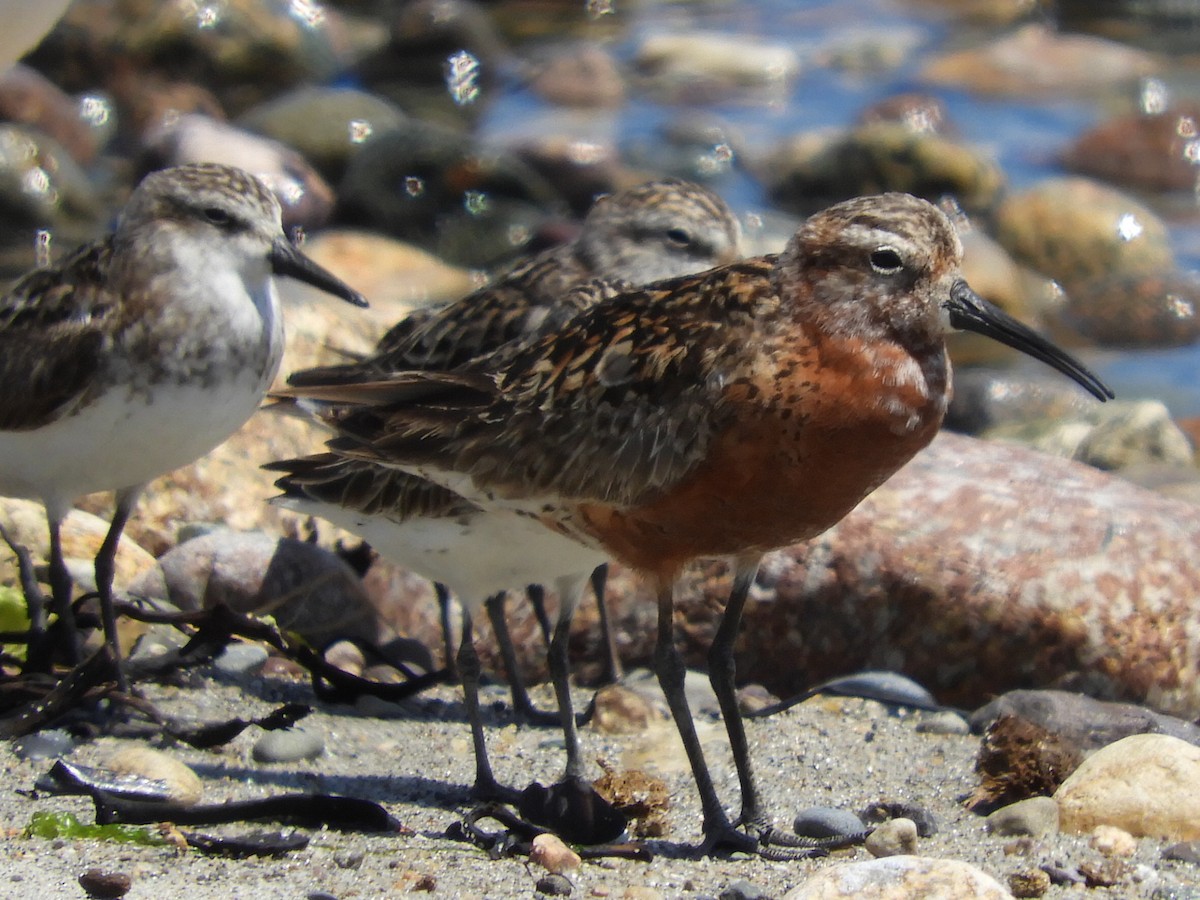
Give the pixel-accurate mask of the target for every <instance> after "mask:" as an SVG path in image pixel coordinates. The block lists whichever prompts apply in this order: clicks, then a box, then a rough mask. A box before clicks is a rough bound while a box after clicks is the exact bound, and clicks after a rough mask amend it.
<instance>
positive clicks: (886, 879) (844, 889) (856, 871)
mask: <svg viewBox="0 0 1200 900" xmlns="http://www.w3.org/2000/svg"><path fill="white" fill-rule="evenodd" d="M846 897H855V898H857V900H896V898H916V897H953V898H954V900H1011V897H1012V895H1011V894H1010V893H1009V892H1008V891H1007V890H1005V889H1004V888H1003V887H1002V886H1001V885H1000V883H999V882H997V881H996V880H995V879H994V878H992V876H990V875H988V874H986V873H984V872H983V871H981V870H980V869H977V868H976V867H975V866H972V865H969V864H967V863H965V862H959V861H958V860H953V859H933V858H929V857H923V856H893V857H889V858H887V859H873V860H868V861H866V862H852V863H845V864H843V865H839V866H830V867H829V868H826V869H822V870H820V871H819V872H817V873H816V874H815V875H813V876H812V877H810V878H808V879H807V880H806V881H805V882H804V883H803V884H801V885H799V886H798V887H796V888H794V889H792V890H790V891H788V892H787V894H785V895H784V897H783V900H845V898H846Z"/></svg>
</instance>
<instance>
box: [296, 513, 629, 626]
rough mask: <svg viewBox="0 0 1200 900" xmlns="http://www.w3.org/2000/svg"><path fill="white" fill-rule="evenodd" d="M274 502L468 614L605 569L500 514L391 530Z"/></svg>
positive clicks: (383, 521) (564, 541)
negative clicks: (359, 545) (494, 598)
mask: <svg viewBox="0 0 1200 900" xmlns="http://www.w3.org/2000/svg"><path fill="white" fill-rule="evenodd" d="M276 502H278V503H280V504H281V505H283V506H286V507H287V508H288V509H292V510H295V511H296V512H299V513H304V514H307V515H313V516H318V517H320V518H322V519H325V520H326V521H329V522H332V523H333V524H334V525H337V526H338V527H340V528H345V529H346V530H347V531H352V532H354V533H355V534H357V535H359V536H360V537H361V538H363V539H364V540H365V541H366V542H367V543H369V544H370V545H371V546H372V547H374V548H375V549H376V550H377V551H379V553H380V554H382V555H383V556H385V557H386V558H387V559H390V560H391V561H392V562H395V563H399V564H400V565H402V566H404V567H405V568H406V569H411V570H412V571H414V572H418V573H420V574H421V575H424V576H425V577H426V578H429V579H431V580H433V581H439V582H441V583H442V584H444V585H446V586H447V587H448V588H450V590H452V591H454V593H455V594H456V595H457V596H458V598H459V600H460V601H461V602H462V603H464V604H465V605H467V607H468V608H469V609H471V610H472V611H476V610H478V608H479V606H480V605H481V604H482V603H483V601H484V600H486V599H487V598H488V597H490V596H491V595H492V594H494V593H496V592H497V591H501V590H508V589H522V588H524V587H526V586H527V585H530V584H552V583H554V582H555V581H557V580H559V579H562V578H566V577H569V576H586V575H588V574H589V573H590V572H591V571H592V570H593V569H594V568H596V566H598V565H600V564H601V563H603V562H605V561H606V557H605V556H604V555H603V554H602V553H599V552H597V551H595V550H592V549H590V548H588V547H584V546H583V545H581V544H578V543H576V542H575V541H572V540H570V539H568V538H565V537H563V536H562V535H559V534H556V533H554V532H553V531H551V530H550V529H548V528H546V527H545V526H544V525H542V524H541V523H540V522H537V521H536V520H534V519H531V518H529V517H527V516H521V515H517V514H516V513H510V512H506V511H494V512H480V513H476V514H473V515H469V516H460V517H457V518H418V519H408V520H406V521H403V522H396V521H394V520H392V519H389V518H387V517H385V516H370V515H366V514H363V513H359V512H355V511H353V510H348V509H344V508H342V507H340V506H334V505H332V504H326V503H318V502H315V501H302V500H295V499H290V498H289V499H286V500H284V499H281V500H278V501H276Z"/></svg>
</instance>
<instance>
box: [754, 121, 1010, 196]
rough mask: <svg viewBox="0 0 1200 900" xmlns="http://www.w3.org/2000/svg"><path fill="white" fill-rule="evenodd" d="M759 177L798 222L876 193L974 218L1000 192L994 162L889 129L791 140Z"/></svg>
mask: <svg viewBox="0 0 1200 900" xmlns="http://www.w3.org/2000/svg"><path fill="white" fill-rule="evenodd" d="M763 169H764V171H763V175H762V177H763V181H764V182H765V183H766V185H767V187H768V190H769V191H770V194H771V199H772V200H774V201H775V202H777V203H778V204H779V205H781V206H782V207H783V208H784V209H786V210H789V211H791V212H795V213H798V214H800V215H808V214H810V213H812V212H815V211H816V210H818V209H820V208H822V207H824V206H827V205H829V204H830V203H834V202H836V201H838V200H845V199H847V198H849V197H856V196H859V195H861V194H875V193H879V192H881V191H907V192H908V193H911V194H916V195H917V196H919V197H925V198H927V199H929V200H931V201H936V200H938V199H939V198H940V197H942V196H943V195H946V194H949V195H951V196H953V197H954V198H955V200H957V201H958V202H959V203H960V204H961V205H962V206H963V208H965V209H967V210H982V209H987V208H989V207H991V206H992V205H993V204H994V203H995V202H996V199H997V198H998V197H999V195H1000V192H1001V190H1002V189H1003V187H1004V175H1003V173H1002V172H1001V171H1000V168H999V167H998V166H997V165H996V163H995V161H993V160H992V159H990V158H989V157H988V156H987V155H986V154H984V153H982V152H981V151H979V150H978V149H976V148H975V147H972V146H970V145H968V144H965V143H963V142H962V141H959V140H955V139H953V138H948V137H944V136H942V135H939V134H932V133H929V132H914V131H912V130H910V129H909V128H908V127H907V126H905V125H903V124H900V123H894V122H875V123H872V124H870V125H860V126H858V127H857V128H855V129H853V130H851V131H848V132H841V133H832V134H831V133H829V132H825V131H822V132H817V133H802V134H799V135H796V136H794V137H792V138H789V139H787V140H785V141H784V142H783V143H782V144H781V145H780V146H779V147H778V148H776V149H775V150H774V151H773V152H772V153H771V154H770V156H769V158H768V159H767V160H766V161H765V163H764V164H763Z"/></svg>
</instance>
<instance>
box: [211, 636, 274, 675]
mask: <svg viewBox="0 0 1200 900" xmlns="http://www.w3.org/2000/svg"><path fill="white" fill-rule="evenodd" d="M269 655H270V654H269V653H268V652H267V648H266V647H264V646H262V644H249V643H246V642H245V641H234V642H232V643H230V644H226V645H225V649H224V650H222V651H221V654H220V655H219V656H218V657H217V658H216V659H214V660H213V667H214V668H215V669H216V670H217V671H218V672H222V673H224V674H225V675H244V674H246V673H247V672H252V671H254V670H255V669H257V668H258V667H259V666H261V665H262V664H263V663H265V662H266V661H267V657H268V656H269Z"/></svg>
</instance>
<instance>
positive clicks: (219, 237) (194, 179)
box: [0, 165, 366, 689]
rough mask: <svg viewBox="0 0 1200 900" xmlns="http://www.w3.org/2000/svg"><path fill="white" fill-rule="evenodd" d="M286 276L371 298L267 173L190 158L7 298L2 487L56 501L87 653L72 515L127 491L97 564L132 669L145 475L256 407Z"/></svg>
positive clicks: (69, 635)
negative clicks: (119, 574) (318, 247)
mask: <svg viewBox="0 0 1200 900" xmlns="http://www.w3.org/2000/svg"><path fill="white" fill-rule="evenodd" d="M274 275H288V276H291V277H293V278H298V279H300V280H302V281H306V282H308V283H309V284H312V285H314V286H315V287H318V288H320V289H321V290H324V291H328V292H329V293H331V294H334V295H336V296H338V297H341V298H343V299H344V300H347V301H349V302H350V303H353V304H355V305H357V306H365V305H366V301H365V300H364V299H363V298H362V296H361V295H359V294H358V293H357V292H355V291H353V290H351V289H350V288H349V287H347V286H346V285H345V284H343V283H342V282H341V281H340V280H338V279H337V278H335V277H334V276H333V275H332V274H330V273H329V272H327V271H325V270H324V269H322V268H321V267H319V266H318V265H316V264H315V263H313V262H312V261H311V260H309V259H308V258H307V257H305V256H304V255H303V254H302V253H301V252H300V251H299V250H298V249H296V248H295V247H294V246H292V244H291V243H290V242H289V241H288V239H287V238H286V237H285V236H284V233H283V228H282V224H281V220H280V207H279V202H278V201H277V200H276V199H275V196H274V195H273V194H272V193H271V192H270V191H269V190H268V189H267V188H266V187H265V186H264V185H263V184H262V182H260V181H259V180H258V179H257V178H255V177H253V176H252V175H249V174H248V173H246V172H243V171H241V170H240V169H235V168H230V167H228V166H218V165H189V166H180V167H178V168H174V169H164V170H162V171H158V172H154V173H152V174H150V175H148V176H147V177H146V178H145V179H144V180H143V181H142V182H141V184H139V185H138V187H137V188H136V189H135V190H134V192H133V193H132V195H131V196H130V198H129V202H128V204H127V205H126V207H125V209H124V211H123V212H122V214H121V217H120V220H119V221H118V223H117V227H116V230H115V231H114V232H113V234H112V235H110V236H109V237H107V238H104V239H102V240H99V241H96V242H94V243H91V244H88V245H86V246H83V247H81V248H79V249H78V250H76V251H75V252H74V253H72V254H70V255H69V256H67V257H66V258H64V259H63V260H61V261H60V262H58V263H57V264H55V265H53V266H50V267H48V268H44V269H38V270H35V271H33V272H31V273H29V274H28V275H26V276H25V277H24V278H22V279H21V280H20V281H18V282H17V283H16V284H15V285H14V286H13V287H12V288H10V289H9V291H8V292H7V293H6V294H4V295H3V297H2V298H0V383H3V385H4V392H3V394H2V395H0V494H2V495H5V496H10V497H30V498H36V499H40V500H41V501H42V503H43V504H44V505H45V507H46V517H47V519H48V520H49V527H50V584H51V588H52V592H53V598H52V601H53V608H54V611H55V613H56V614H57V615H58V618H59V621H60V622H61V623H62V626H63V631H64V635H63V639H64V640H66V641H67V643H68V644H70V645H71V646H68V647H67V648H65V649H66V651H67V653H68V655H69V656H70V657H72V658H73V659H77V658H78V646H77V644H76V642H77V640H78V636H77V634H76V633H75V628H74V619H73V615H72V611H71V579H70V575H69V574H68V572H67V567H66V564H65V562H64V560H63V554H62V543H61V540H60V535H59V530H60V525H61V522H62V520H63V517H64V516H65V515H66V514H67V512H68V510H69V509H70V507H71V504H72V503H73V502H74V501H75V500H76V498H78V497H80V496H82V495H83V494H89V493H93V492H95V491H107V490H111V491H115V492H116V495H117V501H116V512H115V513H114V514H113V519H112V524H111V527H110V528H109V531H108V534H107V536H106V537H105V539H104V542H103V544H102V545H101V547H100V551H99V553H98V554H97V556H96V561H95V565H96V585H97V588H98V592H99V597H100V609H101V615H102V618H103V622H104V634H105V640H106V642H107V643H108V645H109V648H110V649H111V650H112V651H113V654H114V659H116V660H118V671H119V669H120V666H119V660H120V655H119V647H118V645H117V632H116V623H115V616H114V613H113V594H112V581H113V564H114V560H115V557H116V551H117V543H118V541H119V540H120V537H121V531H122V530H123V528H124V526H125V523H126V521H127V520H128V518H129V515H130V513H131V511H132V510H133V507H134V504H135V503H136V501H137V497H138V494H139V492H140V490H141V488H142V486H143V485H144V484H145V483H146V482H147V481H149V480H150V479H152V478H154V477H156V476H158V475H161V474H162V473H164V472H168V471H170V470H171V469H174V468H177V467H179V466H182V465H185V464H186V463H189V462H191V461H192V460H194V459H196V458H197V457H199V456H202V455H203V454H204V453H206V452H208V451H209V450H210V449H212V448H213V447H215V446H216V445H217V444H219V443H220V442H221V441H223V440H225V438H227V437H228V436H229V435H230V434H232V433H233V432H234V431H236V430H237V429H238V427H240V426H241V425H242V423H244V422H245V421H246V420H247V419H248V418H250V415H251V414H252V413H253V412H254V411H255V410H256V409H258V406H259V404H260V402H261V401H262V398H263V396H264V394H265V393H266V390H267V388H268V387H269V386H270V384H271V380H272V379H273V378H274V376H275V372H276V370H277V369H278V368H279V361H280V358H281V357H282V354H283V330H282V323H281V321H280V318H279V298H278V296H277V294H276V291H275V285H274V283H273V281H272V276H274ZM30 619H31V623H32V627H31V648H30V656H31V659H32V660H34V661H38V660H41V661H48V659H49V655H50V648H49V646H48V645H47V636H48V635H49V634H51V632H49V631H48V630H47V629H46V616H45V610H44V609H43V608H42V605H41V603H39V602H37V601H34V600H31V608H30ZM118 681H119V685H120V687H121V688H122V689H125V688H126V687H127V685H126V683H125V678H124V675H123V674H118Z"/></svg>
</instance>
